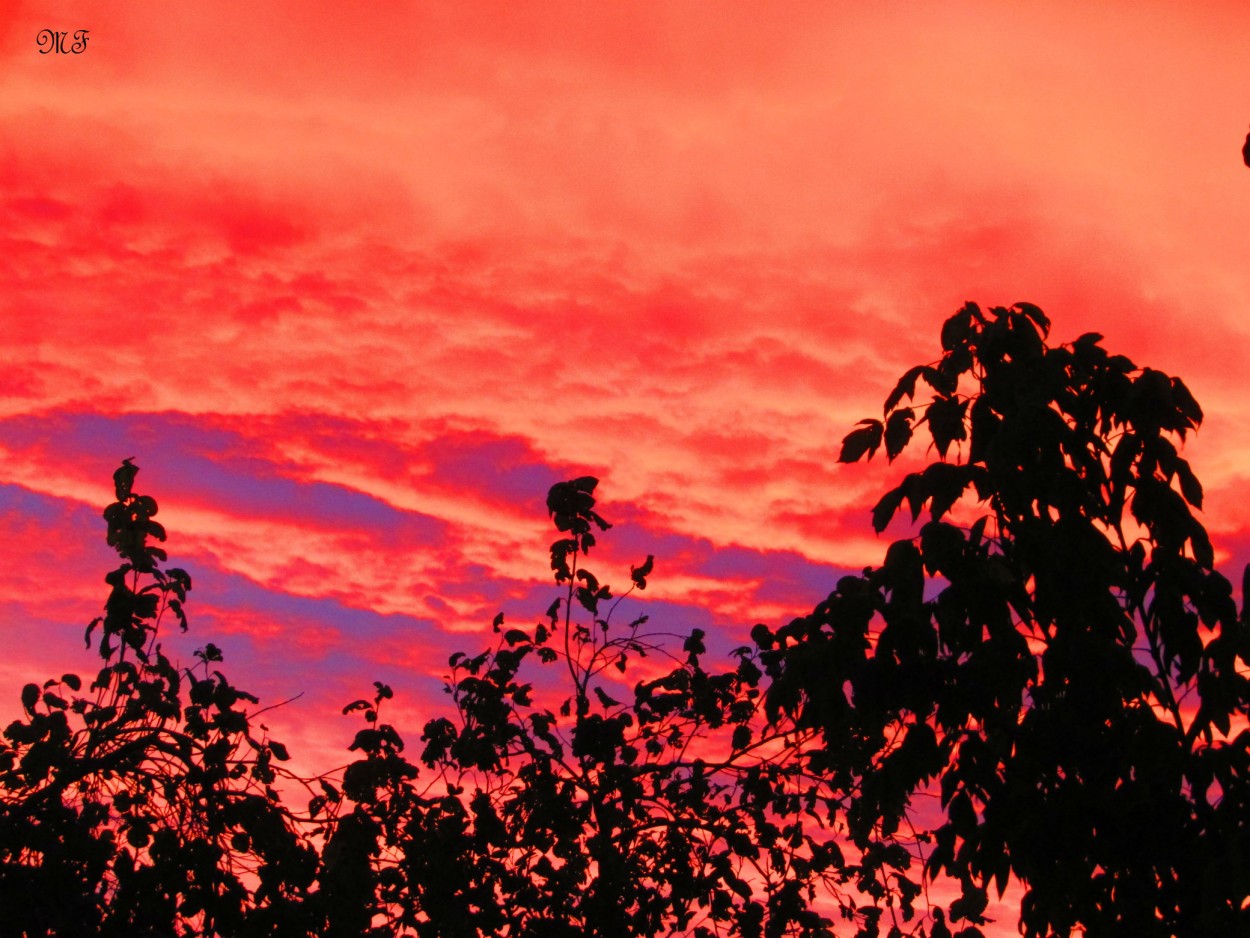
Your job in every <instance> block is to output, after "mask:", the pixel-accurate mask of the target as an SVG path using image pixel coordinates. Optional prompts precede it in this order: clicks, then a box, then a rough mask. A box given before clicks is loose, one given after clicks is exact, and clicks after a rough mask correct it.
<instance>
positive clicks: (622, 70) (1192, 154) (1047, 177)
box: [0, 0, 1250, 750]
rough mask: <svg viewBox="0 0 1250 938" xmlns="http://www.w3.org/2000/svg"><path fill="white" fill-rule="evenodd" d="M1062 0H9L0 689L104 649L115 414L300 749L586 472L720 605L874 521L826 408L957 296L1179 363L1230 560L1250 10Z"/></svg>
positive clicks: (197, 632)
mask: <svg viewBox="0 0 1250 938" xmlns="http://www.w3.org/2000/svg"><path fill="white" fill-rule="evenodd" d="M1089 7H1090V5H1089V4H1076V3H1072V4H1045V5H1041V4H1033V5H1027V6H1024V5H1007V4H1000V3H963V4H941V5H938V4H931V5H919V4H908V5H903V4H891V5H886V4H858V5H850V4H824V3H807V4H804V3H787V4H776V5H768V4H760V3H758V2H755V3H749V4H748V3H711V2H703V3H693V2H684V3H683V2H676V3H675V2H671V0H669V2H663V3H659V2H655V3H630V4H587V3H580V2H579V3H573V2H570V3H544V4H517V3H472V2H464V0H460V2H450V3H427V2H422V3H400V2H374V3H369V4H362V5H359V6H358V7H352V8H351V9H350V11H349V8H348V7H347V6H345V5H344V4H341V3H323V2H308V0H303V2H299V3H295V2H289V0H282V2H265V3H255V2H251V3H243V2H217V3H195V4H159V5H156V4H143V3H138V2H118V0H108V2H95V3H87V2H83V3H57V4H53V3H51V2H48V0H43V2H23V0H6V3H5V4H4V7H3V11H2V12H0V63H2V64H0V68H2V69H3V75H2V79H3V89H4V91H3V93H2V94H0V179H2V180H3V186H2V188H0V213H2V218H3V227H2V228H0V237H3V238H4V240H5V243H4V245H3V251H2V252H0V322H2V324H3V327H4V343H5V348H6V361H5V364H6V367H5V369H4V370H3V372H0V454H3V456H4V459H3V461H0V474H2V477H0V523H2V525H3V533H4V535H6V536H5V537H4V538H3V541H2V543H3V544H5V545H7V546H6V547H5V548H4V549H5V550H6V552H7V556H6V557H5V559H4V569H5V570H6V571H7V572H6V573H5V575H4V576H3V577H0V640H3V642H4V643H5V646H6V655H5V656H4V660H3V662H2V663H0V682H3V685H0V686H9V687H11V688H12V690H13V695H14V696H13V700H14V701H15V700H16V696H15V695H16V692H17V689H18V687H19V686H20V683H22V682H23V681H25V680H27V679H30V678H33V677H36V676H38V674H41V673H43V672H44V671H45V670H46V671H47V672H48V673H53V672H55V673H60V671H61V670H64V669H66V668H67V667H75V668H88V667H90V666H91V664H90V662H91V659H90V658H89V657H84V653H83V651H82V645H81V632H80V631H79V629H80V627H81V626H82V625H84V624H85V623H86V621H88V620H89V619H90V618H91V617H92V616H94V615H95V614H96V610H97V609H98V607H99V604H100V603H102V601H103V599H104V592H103V587H102V584H101V582H100V579H99V578H100V576H101V575H102V574H103V572H104V571H105V569H106V567H107V566H108V564H109V562H110V558H109V553H108V550H107V548H106V547H105V545H104V543H103V535H104V531H103V525H102V523H101V522H100V521H99V520H98V511H99V508H100V507H102V505H103V504H104V503H105V501H106V500H107V499H108V495H109V488H108V481H109V476H110V473H111V471H112V469H113V468H114V467H115V466H116V464H117V463H118V462H119V461H120V460H121V459H122V458H123V457H127V456H133V457H135V460H136V462H137V463H138V464H139V465H140V466H141V467H142V468H143V473H142V474H141V475H140V477H139V488H140V490H142V491H146V492H150V493H151V494H153V495H155V496H156V497H157V498H158V500H159V501H160V502H161V504H162V508H163V511H162V520H164V521H165V523H166V524H167V526H168V527H169V529H170V531H171V532H172V535H173V536H172V540H171V543H170V545H169V547H170V551H171V554H172V555H173V557H174V558H175V559H176V561H177V562H178V563H180V564H181V565H183V566H186V567H187V568H188V569H190V570H191V572H192V575H193V576H194V577H195V578H196V589H195V591H194V592H193V594H192V600H193V601H192V602H191V604H190V606H189V612H190V613H191V621H192V632H191V634H190V635H189V636H188V638H187V642H188V644H187V647H188V648H190V647H194V646H195V645H198V644H202V643H203V642H205V641H218V642H219V644H221V645H222V646H223V647H224V648H225V650H226V654H227V664H229V665H230V666H231V673H232V674H234V675H236V676H237V678H238V680H239V682H240V683H241V684H242V685H243V686H248V687H251V688H252V689H255V690H258V691H259V692H260V693H261V694H262V695H263V696H264V697H265V698H266V699H267V700H274V699H279V698H282V697H286V696H290V695H292V694H294V693H298V692H300V691H305V692H306V697H305V698H304V699H303V700H302V701H301V703H299V704H297V705H294V706H293V707H292V708H288V709H287V710H286V711H282V712H280V713H279V714H275V716H274V719H275V722H276V723H279V724H281V723H282V721H287V724H288V725H289V731H288V733H287V735H288V737H290V738H292V739H295V740H298V741H300V742H302V743H303V744H305V745H307V746H312V747H316V746H325V747H328V749H330V750H337V749H338V748H340V746H341V743H342V742H345V741H346V740H347V732H348V727H346V726H340V725H339V722H338V721H336V717H335V716H334V714H335V713H336V712H337V711H336V709H335V705H336V704H338V705H341V704H342V703H344V702H346V701H347V700H349V699H351V698H352V697H355V696H359V695H360V693H362V691H363V690H367V689H368V686H369V682H370V681H372V680H373V679H374V678H375V677H377V678H382V679H386V680H389V681H390V682H391V683H393V684H394V685H395V686H396V688H397V690H400V691H401V700H404V701H407V703H406V704H401V706H406V707H408V708H409V709H408V711H406V712H407V713H408V714H409V715H410V717H411V719H412V720H413V722H414V725H416V724H417V722H418V721H420V720H421V719H422V716H423V714H425V713H427V712H428V711H429V709H430V708H431V707H437V706H441V701H442V697H441V694H440V693H439V682H438V676H439V675H440V674H441V673H442V671H443V667H442V664H443V662H444V661H445V659H446V654H447V653H448V652H449V651H450V650H455V649H457V648H461V647H466V646H468V647H473V646H474V645H475V643H477V642H479V641H481V638H480V636H479V634H478V633H480V632H482V631H484V630H486V629H487V628H488V627H489V622H490V619H491V618H492V617H493V615H494V613H495V612H496V611H498V610H499V609H504V610H505V611H507V613H508V615H509V616H510V617H512V618H515V619H518V620H522V621H525V620H528V619H530V618H531V617H533V616H535V615H537V614H538V613H540V612H541V610H542V609H544V608H545V607H546V605H547V603H548V601H549V598H550V593H551V590H550V589H549V588H548V586H547V579H546V578H547V558H546V545H547V543H548V542H549V540H550V539H551V538H550V535H549V533H548V528H547V525H546V522H545V519H544V516H543V504H542V498H543V496H544V495H545V492H546V488H547V486H548V485H550V484H551V483H552V482H554V481H557V480H559V479H562V478H567V477H570V476H572V475H578V474H583V473H593V474H595V475H597V476H599V477H600V478H601V479H602V480H603V481H602V485H601V488H600V492H599V495H600V496H601V505H602V507H603V513H604V514H605V515H606V516H607V517H608V518H609V519H611V520H613V521H616V522H618V527H617V528H616V529H614V530H613V531H612V532H610V534H609V535H608V536H607V537H606V538H605V543H604V550H603V552H602V558H601V559H600V561H599V563H598V565H597V566H596V567H595V569H596V570H598V571H599V572H600V573H601V575H602V577H603V578H604V579H606V580H608V581H609V582H622V581H627V579H628V564H629V563H631V562H632V563H638V562H640V561H641V560H642V558H643V557H644V556H645V555H646V554H648V553H653V554H655V555H656V557H657V560H656V572H655V575H654V578H653V580H652V585H651V587H650V588H649V589H648V592H647V594H646V599H647V603H646V608H647V610H648V611H649V612H650V613H651V615H652V617H653V619H660V620H663V622H664V624H665V627H666V628H671V629H672V630H674V631H686V630H688V629H689V628H692V627H696V626H698V627H703V628H709V629H711V630H714V631H715V633H716V634H719V635H721V636H722V639H723V641H724V643H725V647H730V645H731V644H737V643H738V642H739V640H740V639H739V636H740V635H745V631H746V629H747V628H749V626H750V625H751V624H752V623H753V622H755V621H757V620H759V619H764V620H766V621H769V622H772V623H774V624H776V623H777V622H780V621H785V620H788V619H789V618H790V617H792V616H793V615H796V614H799V613H801V612H803V611H806V610H809V609H810V608H811V607H812V605H813V604H814V603H816V602H817V601H819V600H820V599H821V598H823V596H824V595H825V594H826V593H827V592H828V590H829V589H830V588H831V587H832V584H833V582H834V581H835V579H836V577H837V575H838V573H839V571H840V570H842V569H845V568H850V569H857V568H859V567H862V566H864V565H865V564H869V563H875V562H877V561H878V560H879V559H880V557H881V555H882V554H883V552H884V548H885V545H886V543H887V541H886V539H884V538H876V537H874V536H873V535H872V533H871V528H870V526H869V523H868V514H867V509H868V508H869V507H870V506H871V505H872V504H873V503H874V502H875V501H876V498H877V497H878V495H879V494H880V493H882V492H883V491H885V490H886V488H887V487H889V485H890V482H891V479H893V478H894V477H895V476H896V475H897V474H898V472H899V471H900V470H899V469H898V467H894V469H887V468H886V467H885V466H884V465H883V464H878V463H875V462H874V463H873V464H871V465H870V466H869V467H867V468H865V467H862V466H858V467H854V468H847V467H840V466H838V465H836V464H835V459H836V454H837V446H838V441H839V440H840V439H841V437H842V436H843V434H844V433H845V432H846V431H847V430H848V429H849V428H850V426H851V425H852V424H853V423H854V421H855V420H858V419H859V418H861V417H864V416H870V415H873V414H874V413H875V412H876V411H877V408H878V407H879V406H880V402H881V400H882V399H883V398H884V396H885V394H886V393H887V392H888V391H889V390H890V388H891V387H892V386H893V381H894V379H895V378H896V377H897V376H898V374H900V373H901V372H902V371H903V370H904V369H906V368H907V367H908V366H910V365H912V364H915V363H917V362H920V361H924V360H928V359H931V358H933V357H934V356H935V355H936V352H937V350H938V341H937V337H938V328H939V326H940V323H941V322H942V320H943V319H944V318H945V317H946V316H948V315H949V314H950V313H952V312H953V311H954V310H955V309H956V308H958V306H960V305H961V304H962V303H963V302H964V301H965V300H967V299H973V300H977V301H979V302H982V303H984V304H987V305H994V304H1010V303H1012V302H1015V301H1017V300H1028V301H1031V302H1034V303H1037V304H1039V305H1040V306H1042V307H1043V308H1044V309H1045V310H1046V311H1047V312H1048V313H1049V314H1050V316H1051V318H1052V320H1053V321H1054V329H1055V337H1056V338H1057V339H1059V340H1067V339H1072V338H1075V337H1076V336H1077V335H1079V334H1081V333H1083V332H1087V331H1098V332H1101V333H1103V334H1104V335H1105V336H1106V343H1105V344H1106V345H1107V346H1108V347H1109V348H1112V349H1113V350H1115V351H1120V352H1124V353H1126V354H1128V355H1129V356H1130V357H1132V358H1134V360H1136V361H1138V362H1139V363H1141V364H1150V365H1151V366H1154V367H1157V368H1160V369H1162V370H1165V371H1168V372H1170V373H1174V374H1179V375H1181V376H1182V377H1183V378H1184V379H1185V380H1186V382H1187V383H1188V384H1189V386H1190V387H1191V388H1192V390H1193V391H1194V393H1195V395H1196V396H1197V397H1198V399H1199V401H1200V402H1201V403H1202V404H1203V406H1204V408H1205V409H1206V412H1207V421H1206V423H1205V425H1204V427H1203V430H1202V432H1201V434H1200V435H1199V437H1198V439H1197V440H1196V441H1194V442H1192V443H1191V444H1190V446H1189V449H1188V455H1190V456H1191V457H1192V459H1193V462H1194V465H1195V468H1196V470H1197V472H1198V474H1199V476H1200V477H1201V478H1202V479H1203V481H1204V483H1205V484H1206V488H1207V509H1208V513H1207V516H1206V518H1205V520H1206V523H1207V525H1208V527H1209V529H1210V530H1211V531H1212V533H1213V538H1214V540H1215V543H1216V546H1217V550H1222V554H1221V557H1222V558H1224V559H1225V562H1226V563H1227V567H1226V572H1228V573H1229V574H1230V576H1231V577H1232V578H1233V579H1234V580H1235V581H1237V582H1239V579H1240V573H1239V571H1240V565H1241V563H1244V562H1245V560H1247V559H1250V508H1247V507H1246V505H1247V503H1246V499H1245V498H1244V496H1243V495H1242V491H1243V482H1244V480H1245V478H1246V475H1247V472H1246V470H1245V469H1244V468H1243V462H1244V460H1243V454H1244V453H1245V452H1246V451H1247V450H1250V421H1247V418H1248V417H1250V404H1248V403H1247V391H1248V390H1250V380H1248V379H1247V374H1250V369H1248V368H1247V365H1248V364H1250V361H1248V360H1250V351H1247V350H1248V349H1250V344H1248V342H1247V339H1248V338H1250V336H1248V332H1250V302H1248V301H1247V299H1246V298H1247V297H1250V264H1247V263H1246V260H1247V258H1248V257H1250V170H1247V169H1246V168H1245V167H1244V166H1243V165H1242V163H1241V160H1240V155H1239V148H1240V145H1241V142H1242V139H1243V137H1244V133H1245V130H1246V127H1247V122H1250V72H1248V70H1247V69H1246V61H1247V60H1246V50H1247V49H1250V17H1247V16H1245V11H1244V9H1243V8H1242V7H1241V5H1240V4H1239V3H1227V4H1219V3H1203V4H1188V5H1181V4H1172V3H1140V2H1135V3H1114V4H1100V5H1098V6H1097V9H1090V8H1089ZM45 27H50V28H56V29H69V30H74V29H80V28H86V29H89V30H90V40H89V44H88V48H87V50H86V52H85V53H83V54H81V55H57V54H51V55H41V54H39V51H38V47H37V45H36V41H35V37H36V34H37V33H38V31H39V30H40V29H42V28H45ZM610 574H614V575H610ZM2 706H8V705H7V704H5V705H2ZM13 706H14V707H15V706H16V704H15V703H14V704H13ZM6 712H7V711H6ZM293 748H294V747H293Z"/></svg>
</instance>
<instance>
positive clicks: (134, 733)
mask: <svg viewBox="0 0 1250 938" xmlns="http://www.w3.org/2000/svg"><path fill="white" fill-rule="evenodd" d="M137 471H138V468H137V467H136V466H134V465H133V464H132V463H131V461H130V460H129V459H128V460H126V461H125V462H124V463H123V464H122V466H121V467H120V468H119V469H118V470H117V472H116V473H115V475H114V477H113V479H114V485H115V489H116V496H117V501H116V502H114V503H113V504H111V505H109V506H108V508H106V509H105V510H104V519H105V521H106V522H107V523H108V543H109V545H110V546H112V547H114V548H116V550H117V552H118V554H120V555H121V559H122V564H121V565H120V566H119V567H118V568H117V569H116V570H114V571H112V572H111V573H109V574H108V575H107V576H106V577H105V581H106V582H107V583H108V585H109V587H110V593H109V597H108V602H107V604H106V606H105V613H104V615H103V616H102V617H100V618H98V619H96V620H95V621H94V622H92V623H91V625H89V626H88V627H87V635H86V638H87V646H88V647H90V646H91V640H92V636H93V634H94V633H95V632H96V629H97V628H98V629H99V645H98V646H97V647H98V651H99V655H100V658H101V659H102V662H103V664H102V667H101V668H100V670H99V673H98V674H97V675H96V677H95V678H94V679H93V680H92V681H91V683H90V684H89V685H87V687H86V690H85V692H84V690H83V682H82V680H81V679H80V678H79V677H78V676H77V675H75V674H65V675H63V676H62V677H61V678H59V679H56V678H54V679H52V680H49V681H46V682H44V683H43V684H42V685H40V684H27V685H26V687H25V688H23V690H22V695H21V696H22V707H23V710H24V716H23V717H22V718H21V719H18V720H15V721H14V722H12V723H10V724H9V726H8V727H6V728H5V730H4V742H3V744H0V909H2V910H3V913H0V914H2V915H3V919H4V934H6V935H32V936H33V935H45V934H56V935H128V936H129V935H147V934H160V935H173V934H178V935H193V934H195V935H199V934H225V935H277V934H288V933H289V931H288V929H289V928H290V927H291V925H292V924H294V923H298V922H300V921H301V917H302V915H303V912H302V900H303V899H304V898H305V897H306V894H307V890H308V888H309V886H310V885H311V884H312V882H313V877H314V874H315V872H316V868H317V855H316V852H315V851H314V850H313V848H312V847H311V845H310V844H309V843H308V842H307V840H306V838H305V837H304V836H303V835H302V834H301V832H300V830H299V828H298V826H297V824H296V823H295V819H294V818H293V817H292V816H291V814H290V813H289V812H288V811H286V809H285V808H283V806H282V804H281V801H280V798H279V796H278V793H277V791H276V790H275V788H274V787H273V786H274V784H275V782H276V780H277V778H278V776H279V774H281V773H280V767H279V766H278V765H277V764H276V763H277V762H281V761H284V760H286V759H287V758H288V754H287V752H286V750H285V748H284V747H283V746H282V744H281V743H279V742H277V741H276V740H272V739H268V738H266V736H265V734H264V733H263V732H262V733H260V734H257V732H256V729H255V728H254V724H253V718H254V716H255V715H256V714H255V713H252V714H250V715H249V714H248V713H247V712H246V711H245V710H244V709H242V705H244V704H247V703H252V704H255V703H257V700H256V698H255V697H253V696H252V695H250V694H248V693H246V692H244V691H241V690H239V689H238V688H236V687H234V686H233V685H231V684H230V682H229V681H228V680H227V679H226V677H225V676H224V675H223V674H222V673H221V671H219V670H217V669H216V667H215V665H217V663H218V662H220V661H221V660H222V656H221V652H220V650H219V649H217V648H216V647H215V646H213V645H211V644H210V645H207V646H205V647H204V648H203V649H201V650H199V651H197V652H196V657H197V659H198V663H197V664H196V665H195V666H194V667H191V668H185V669H180V668H178V667H175V665H174V664H172V663H171V662H170V661H169V659H168V658H166V656H165V655H164V653H163V652H162V650H161V644H160V642H159V636H160V628H161V625H162V623H163V622H164V621H166V619H167V617H169V616H172V617H173V618H174V619H176V620H177V621H178V623H179V625H180V627H181V628H183V629H185V628H186V615H185V613H184V611H183V608H182V604H183V602H184V601H185V600H186V596H187V592H188V591H189V590H190V589H191V578H190V576H188V575H187V573H186V572H185V571H183V570H180V569H177V568H170V569H168V570H162V569H161V563H163V562H164V561H165V559H166V556H165V552H164V550H162V549H161V548H159V547H156V546H154V545H153V544H151V543H150V541H151V540H153V539H154V540H158V541H163V540H164V539H165V531H164V529H163V528H162V526H161V525H160V523H159V522H157V521H155V520H153V519H154V516H155V515H156V513H157V505H156V501H155V500H154V499H152V498H151V497H149V496H147V495H138V494H136V493H135V492H134V491H133V483H134V479H135V474H136V473H137ZM258 735H259V738H258Z"/></svg>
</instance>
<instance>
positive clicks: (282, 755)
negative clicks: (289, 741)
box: [269, 739, 291, 762]
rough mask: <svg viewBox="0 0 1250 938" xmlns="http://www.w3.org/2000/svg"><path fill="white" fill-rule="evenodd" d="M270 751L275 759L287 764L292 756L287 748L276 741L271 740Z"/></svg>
mask: <svg viewBox="0 0 1250 938" xmlns="http://www.w3.org/2000/svg"><path fill="white" fill-rule="evenodd" d="M269 751H270V752H272V753H273V756H274V758H275V759H277V760H278V761H279V762H286V761H287V760H289V759H290V758H291V754H290V753H289V752H287V748H286V746H284V745H282V743H280V742H278V741H277V740H274V739H271V740H269Z"/></svg>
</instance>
